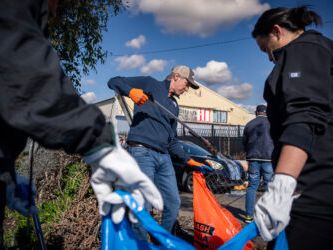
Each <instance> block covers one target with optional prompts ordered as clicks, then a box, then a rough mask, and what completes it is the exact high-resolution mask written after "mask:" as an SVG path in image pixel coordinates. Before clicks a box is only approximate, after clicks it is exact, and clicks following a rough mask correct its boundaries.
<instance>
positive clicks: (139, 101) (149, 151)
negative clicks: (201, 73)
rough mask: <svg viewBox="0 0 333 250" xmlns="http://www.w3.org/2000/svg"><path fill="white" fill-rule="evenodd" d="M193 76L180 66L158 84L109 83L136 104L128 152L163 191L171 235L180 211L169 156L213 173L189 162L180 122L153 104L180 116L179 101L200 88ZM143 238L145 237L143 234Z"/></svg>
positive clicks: (144, 79)
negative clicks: (179, 134) (192, 90)
mask: <svg viewBox="0 0 333 250" xmlns="http://www.w3.org/2000/svg"><path fill="white" fill-rule="evenodd" d="M193 76H194V73H193V71H192V69H190V68H189V67H188V66H184V65H179V66H176V67H174V68H173V69H172V71H171V73H170V74H169V75H168V76H167V77H166V79H165V80H164V81H158V80H156V79H154V78H152V77H150V76H138V77H114V78H111V79H110V80H109V82H108V86H109V87H110V88H111V89H113V90H115V91H116V92H117V93H118V94H121V95H124V96H128V97H130V98H131V99H132V100H133V102H134V103H135V104H136V105H135V107H134V115H133V122H132V124H131V127H130V131H129V134H128V138H127V145H128V151H129V153H130V154H131V155H132V156H133V157H134V158H135V159H136V161H137V162H138V164H139V166H140V168H141V170H142V171H143V172H144V173H145V174H146V175H148V176H149V178H150V179H151V180H153V181H154V183H155V184H156V185H157V187H158V189H159V190H160V192H161V194H162V197H163V200H164V210H163V214H162V222H161V225H162V226H163V227H164V228H165V229H166V230H168V231H172V229H173V226H174V224H175V222H176V219H177V215H178V210H179V207H180V198H179V193H178V188H177V182H176V176H175V171H174V168H173V165H172V161H171V157H170V154H171V155H172V156H173V157H175V158H178V159H180V160H181V161H183V162H184V164H187V165H188V166H191V167H193V169H195V170H199V171H203V172H205V171H211V170H212V169H211V168H210V167H208V166H205V165H204V164H202V163H199V162H197V161H195V160H193V159H190V157H189V156H188V155H187V154H186V153H185V152H184V150H183V149H182V147H181V144H180V143H179V141H178V139H177V120H175V119H174V118H172V117H170V116H169V115H168V114H167V113H166V112H165V111H164V110H162V109H161V108H159V107H158V106H157V105H156V104H154V103H153V102H154V100H156V101H158V102H159V103H160V104H162V105H163V106H164V107H165V108H167V109H168V110H169V111H170V112H172V113H173V114H174V115H175V116H178V114H179V107H178V103H177V98H179V97H180V96H181V95H182V94H184V93H185V92H187V91H188V90H189V88H193V89H198V88H199V85H198V83H197V82H196V81H194V78H193ZM148 93H149V95H148ZM149 100H151V101H149ZM141 236H142V237H146V236H145V233H144V232H142V234H141Z"/></svg>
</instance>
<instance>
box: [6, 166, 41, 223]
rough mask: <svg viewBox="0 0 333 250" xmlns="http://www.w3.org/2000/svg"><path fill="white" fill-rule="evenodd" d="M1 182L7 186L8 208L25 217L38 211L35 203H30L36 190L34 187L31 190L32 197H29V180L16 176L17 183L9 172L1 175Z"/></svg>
mask: <svg viewBox="0 0 333 250" xmlns="http://www.w3.org/2000/svg"><path fill="white" fill-rule="evenodd" d="M0 180H1V181H3V182H4V183H5V184H6V205H7V207H8V208H10V209H12V210H15V211H17V212H19V213H20V214H22V215H23V216H26V217H27V216H30V215H32V214H33V213H35V212H36V211H37V208H36V207H35V206H34V203H33V202H29V199H33V198H34V196H35V193H36V188H35V186H34V185H33V186H32V190H31V192H32V193H31V196H32V197H29V188H30V187H29V179H28V178H26V177H24V176H21V175H16V181H14V180H13V178H12V177H11V175H10V174H9V173H8V172H5V173H3V174H1V175H0Z"/></svg>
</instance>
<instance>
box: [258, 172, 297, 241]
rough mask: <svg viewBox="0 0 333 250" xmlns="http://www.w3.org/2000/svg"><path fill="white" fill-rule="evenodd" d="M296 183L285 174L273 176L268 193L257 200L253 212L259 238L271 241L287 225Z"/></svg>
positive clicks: (294, 196)
mask: <svg viewBox="0 0 333 250" xmlns="http://www.w3.org/2000/svg"><path fill="white" fill-rule="evenodd" d="M296 185H297V181H296V179H295V178H294V177H292V176H290V175H286V174H275V175H274V177H273V179H272V181H271V182H270V183H269V184H268V191H266V192H265V193H264V194H263V196H262V197H261V198H260V199H259V200H258V202H257V203H256V206H255V211H254V221H255V223H256V224H257V226H258V229H259V232H260V235H261V237H262V238H263V239H264V240H265V241H271V240H272V239H274V238H275V237H277V236H278V234H279V233H280V232H281V231H282V230H283V229H284V228H285V227H286V226H287V225H288V223H289V220H290V210H291V206H292V203H293V200H294V199H295V198H298V197H299V195H294V191H295V189H296Z"/></svg>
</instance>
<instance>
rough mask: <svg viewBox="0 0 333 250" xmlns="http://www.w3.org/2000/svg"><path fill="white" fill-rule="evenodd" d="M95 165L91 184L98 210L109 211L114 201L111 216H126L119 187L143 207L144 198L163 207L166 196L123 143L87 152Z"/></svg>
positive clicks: (87, 157) (155, 205)
mask: <svg viewBox="0 0 333 250" xmlns="http://www.w3.org/2000/svg"><path fill="white" fill-rule="evenodd" d="M84 159H85V161H86V162H87V163H88V164H90V165H91V167H92V176H91V180H90V183H91V186H92V188H93V189H94V192H95V194H96V197H97V200H98V205H99V212H100V214H101V215H107V214H108V213H109V212H110V208H111V204H112V205H113V210H112V220H113V222H114V223H119V222H121V221H122V219H123V218H124V214H125V207H124V205H123V201H122V199H121V198H120V196H119V195H118V194H116V193H114V192H113V186H114V187H115V188H116V189H121V190H125V191H128V192H130V193H131V194H132V196H133V197H134V198H135V199H136V200H137V202H138V203H139V204H140V206H141V207H142V208H143V207H144V200H146V201H148V202H149V203H151V204H152V206H153V207H155V208H156V209H158V210H163V200H162V196H161V194H160V192H159V191H158V190H157V188H156V187H155V185H154V184H153V182H152V181H151V180H150V179H149V178H148V177H147V176H146V175H145V174H144V173H143V172H141V170H140V168H139V166H138V164H137V163H136V162H135V160H134V159H133V158H132V157H131V156H130V155H129V154H128V153H127V152H126V151H125V150H124V149H123V148H121V147H120V146H118V147H115V148H112V147H106V148H102V149H100V150H99V151H97V152H95V153H93V154H90V155H86V156H85V157H84Z"/></svg>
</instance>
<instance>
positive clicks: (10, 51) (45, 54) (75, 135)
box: [0, 0, 163, 249]
mask: <svg viewBox="0 0 333 250" xmlns="http://www.w3.org/2000/svg"><path fill="white" fill-rule="evenodd" d="M48 5H49V7H50V10H51V11H52V13H53V14H54V13H55V12H56V5H57V0H55V1H52V0H50V1H49V2H48V1H47V0H41V1H35V0H24V1H22V0H1V1H0V20H1V22H0V37H1V39H0V249H3V248H4V246H3V237H2V232H3V230H2V224H3V220H4V210H5V205H6V204H7V206H9V207H10V208H12V209H15V210H17V211H19V212H21V213H22V214H23V215H26V216H28V215H30V214H31V210H30V207H29V205H28V204H29V202H28V199H24V198H22V196H20V195H19V193H18V188H17V187H18V185H17V184H18V183H17V181H18V180H19V178H16V173H15V160H16V158H17V157H18V155H19V154H20V152H21V151H22V150H23V149H24V147H25V145H26V141H27V138H28V137H30V138H32V139H33V140H35V141H37V142H38V143H39V144H40V145H42V146H44V147H46V148H50V149H64V150H65V151H66V152H67V153H76V154H80V155H81V156H82V157H83V158H84V159H85V161H86V162H87V163H89V164H91V168H92V176H91V185H92V187H93V189H94V192H95V194H96V197H97V200H98V205H99V212H100V214H101V215H106V214H108V213H109V211H110V203H114V204H115V203H116V204H118V206H117V211H115V212H116V213H112V217H113V220H114V221H115V222H116V223H118V222H120V221H121V220H122V219H123V217H124V211H125V209H124V207H123V206H120V205H119V204H120V203H122V201H121V199H120V197H119V196H118V195H117V194H116V193H113V189H112V185H115V186H117V187H119V188H122V189H124V190H126V191H129V192H130V193H132V194H133V195H134V196H135V197H136V198H140V199H138V200H140V201H141V205H143V199H141V198H142V197H144V198H145V199H146V201H148V202H150V203H151V204H152V205H153V206H154V207H156V208H157V209H159V210H162V209H163V200H162V197H161V195H160V193H159V191H158V190H157V188H156V187H155V185H154V184H153V182H152V181H151V180H150V179H149V178H148V177H147V176H146V175H145V174H144V173H143V172H142V171H141V170H140V168H139V166H138V165H137V163H136V162H135V160H134V159H133V158H132V157H131V156H130V155H129V154H128V153H127V152H126V151H125V150H124V149H122V148H121V147H120V146H119V143H117V142H116V140H117V138H116V136H115V133H114V129H113V127H112V124H111V125H107V124H106V122H105V117H104V115H103V114H102V113H101V111H100V110H99V109H98V108H97V107H96V106H95V105H88V104H86V103H85V102H84V101H83V100H82V99H81V98H80V97H79V96H78V95H77V93H76V91H75V89H74V88H73V86H72V83H71V81H70V80H69V79H68V78H67V77H66V76H65V74H64V72H63V70H62V68H61V66H60V61H59V58H58V56H57V54H56V53H55V52H54V50H53V48H52V47H51V45H50V42H49V40H48V39H47V35H46V34H47V20H48Z"/></svg>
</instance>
